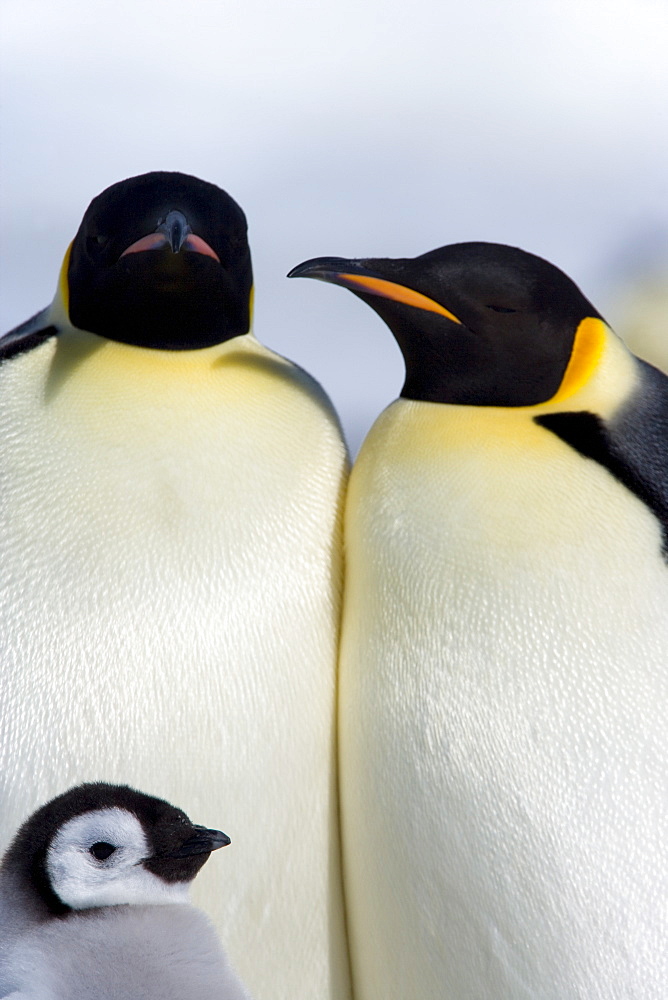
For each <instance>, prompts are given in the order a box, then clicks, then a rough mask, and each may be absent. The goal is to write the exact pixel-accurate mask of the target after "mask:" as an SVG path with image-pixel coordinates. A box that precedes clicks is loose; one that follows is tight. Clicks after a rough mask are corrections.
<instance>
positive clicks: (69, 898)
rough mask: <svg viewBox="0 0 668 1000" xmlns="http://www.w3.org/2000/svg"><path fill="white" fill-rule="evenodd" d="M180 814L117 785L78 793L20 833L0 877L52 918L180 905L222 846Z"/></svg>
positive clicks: (213, 833) (49, 807) (219, 836)
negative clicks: (131, 906) (15, 883)
mask: <svg viewBox="0 0 668 1000" xmlns="http://www.w3.org/2000/svg"><path fill="white" fill-rule="evenodd" d="M229 842H230V840H229V837H227V836H226V835H225V834H224V833H221V832H220V831H218V830H207V829H206V828H205V827H201V826H196V825H194V824H193V823H191V822H190V820H189V819H188V817H187V816H186V815H185V813H183V812H182V811H181V810H180V809H177V808H175V807H174V806H172V805H170V804H169V803H168V802H165V801H163V800H162V799H157V798H154V797H153V796H151V795H145V794H143V793H142V792H138V791H135V790H134V789H133V788H129V787H127V786H125V785H107V784H104V783H101V782H100V783H92V784H86V785H79V786H77V787H76V788H72V789H70V790H69V791H68V792H65V793H64V794H63V795H60V796H58V797H57V798H55V799H53V800H52V801H51V802H48V803H47V804H46V805H45V806H42V807H41V808H40V809H38V810H37V812H35V813H34V814H33V815H32V816H31V817H30V818H29V819H28V820H27V821H26V823H25V824H24V825H23V826H22V827H21V829H20V830H19V832H18V833H17V835H16V837H15V839H14V841H13V842H12V844H11V846H10V847H9V849H8V851H7V853H6V855H5V858H4V860H3V863H2V871H3V873H11V874H13V876H14V878H15V879H16V878H17V877H18V878H19V881H20V882H21V883H22V888H23V889H24V890H25V891H27V892H28V893H30V894H31V895H32V897H33V899H34V898H35V897H37V898H38V899H39V900H41V902H42V904H43V905H44V907H45V909H46V910H47V911H48V912H49V913H52V914H56V915H58V914H63V913H66V912H68V911H69V910H81V909H88V908H90V907H98V906H113V905H118V904H124V903H143V904H152V903H168V902H178V901H184V900H186V899H187V893H188V888H189V885H190V883H191V882H192V880H193V879H194V878H195V875H196V874H197V872H198V871H199V870H200V868H201V867H202V865H203V864H204V863H205V862H206V861H207V859H208V857H209V855H210V853H211V851H215V850H217V849H218V848H219V847H224V846H226V845H227V844H229Z"/></svg>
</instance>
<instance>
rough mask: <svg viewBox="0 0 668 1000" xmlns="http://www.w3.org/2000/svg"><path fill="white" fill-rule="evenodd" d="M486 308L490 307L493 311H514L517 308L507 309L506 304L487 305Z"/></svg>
mask: <svg viewBox="0 0 668 1000" xmlns="http://www.w3.org/2000/svg"><path fill="white" fill-rule="evenodd" d="M487 308H488V309H492V310H493V311H494V312H495V313H515V312H517V309H509V308H508V306H487Z"/></svg>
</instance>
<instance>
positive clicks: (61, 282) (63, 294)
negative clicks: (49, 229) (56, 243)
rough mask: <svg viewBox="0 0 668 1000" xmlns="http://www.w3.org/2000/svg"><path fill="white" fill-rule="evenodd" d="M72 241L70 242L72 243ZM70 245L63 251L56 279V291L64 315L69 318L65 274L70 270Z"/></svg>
mask: <svg viewBox="0 0 668 1000" xmlns="http://www.w3.org/2000/svg"><path fill="white" fill-rule="evenodd" d="M73 242H74V240H72V243H73ZM72 243H70V245H69V246H68V248H67V250H66V251H65V256H64V258H63V263H62V267H61V268H60V275H59V277H58V291H59V293H60V300H61V302H62V304H63V309H64V312H65V315H66V316H67V317H68V318H69V315H70V285H69V282H68V280H67V272H68V271H69V268H70V254H71V253H72Z"/></svg>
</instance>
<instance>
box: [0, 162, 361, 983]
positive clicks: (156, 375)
mask: <svg viewBox="0 0 668 1000" xmlns="http://www.w3.org/2000/svg"><path fill="white" fill-rule="evenodd" d="M251 284H252V276H251V263H250V254H249V249H248V242H247V236H246V220H245V216H244V213H243V212H242V210H241V209H240V208H239V206H238V205H237V204H236V203H235V202H234V201H233V200H232V198H230V197H229V195H227V194H226V193H225V192H224V191H221V190H220V189H219V188H217V187H216V186H215V185H213V184H208V183H205V182H203V181H200V180H198V179H196V178H194V177H189V176H186V175H184V174H179V173H150V174H145V175H143V176H140V177H134V178H131V179H129V180H126V181H122V182H121V183H119V184H115V185H113V186H112V187H111V188H109V189H107V190H106V191H104V192H103V193H102V194H101V195H99V197H97V198H95V199H94V201H93V202H92V204H91V205H90V207H89V208H88V210H87V211H86V213H85V216H84V218H83V221H82V223H81V226H80V228H79V231H78V233H77V235H76V237H75V239H74V241H73V243H72V245H71V247H70V249H69V250H68V252H67V254H66V256H65V261H64V264H63V268H62V272H61V276H60V282H59V285H58V290H57V294H56V296H55V298H54V301H53V303H52V304H51V306H50V307H49V308H48V309H46V310H45V311H44V312H43V313H41V314H40V315H39V316H37V317H35V318H34V319H33V320H32V321H29V322H28V323H26V324H24V325H23V327H20V328H19V329H18V330H16V331H13V332H12V333H10V334H8V335H6V336H5V337H4V338H3V339H1V340H0V352H1V354H2V357H1V359H0V360H1V362H2V363H1V364H0V440H1V442H2V443H1V445H0V477H1V480H2V486H1V488H0V553H1V558H0V581H1V582H0V594H1V595H2V597H1V601H2V603H1V606H0V614H1V624H2V629H1V634H2V639H1V640H0V642H1V644H2V649H1V651H0V691H1V692H2V694H1V698H2V712H1V713H0V848H1V847H2V846H4V844H6V843H7V841H8V838H9V835H10V834H11V833H12V831H13V830H15V829H16V828H17V826H18V824H19V823H20V822H21V820H22V818H23V817H24V816H26V815H28V814H29V813H30V812H31V811H32V810H33V809H34V808H35V807H36V806H37V804H38V803H39V802H40V801H46V800H47V799H49V798H50V797H52V796H53V795H54V794H56V793H57V792H58V791H59V790H60V789H62V787H63V785H68V784H74V783H80V782H82V781H88V780H91V779H98V778H102V779H104V780H105V781H110V782H119V781H120V782H130V783H131V784H133V785H135V786H137V787H140V788H145V789H146V790H148V791H150V792H152V793H155V794H159V795H161V796H163V797H164V798H166V799H168V800H169V801H174V802H179V803H182V804H183V806H184V808H185V809H186V810H187V811H188V812H189V813H191V814H198V813H199V814H202V813H205V812H206V811H207V810H210V809H211V808H212V803H213V804H215V805H218V806H219V807H220V808H221V809H223V808H224V810H225V812H226V814H229V815H231V816H233V817H234V824H235V826H234V829H233V830H231V831H230V833H231V835H232V836H233V837H234V838H235V840H236V842H237V844H238V847H237V849H236V856H235V861H234V865H233V866H231V867H230V870H225V863H222V864H221V865H219V866H217V871H216V872H215V873H214V877H212V878H211V879H210V880H209V881H208V883H207V885H206V886H201V887H199V886H198V887H197V889H196V892H195V898H196V899H197V900H198V901H199V903H200V904H201V905H202V906H203V908H204V909H205V910H206V911H207V912H208V913H209V915H211V916H212V917H213V918H214V920H215V922H216V924H217V926H218V927H219V929H220V930H221V931H224V933H225V935H226V937H225V940H226V944H227V947H228V949H229V952H230V956H231V959H232V961H233V963H234V965H235V967H237V968H238V969H239V972H240V974H241V975H242V977H243V978H244V980H245V981H246V982H248V984H249V987H250V989H251V991H252V992H253V994H254V995H256V996H257V997H258V998H259V1000H262V998H263V997H272V998H273V997H276V998H288V997H289V998H290V1000H292V998H296V997H303V998H305V1000H306V998H309V1000H310V998H312V997H314V996H317V997H319V998H320V997H324V998H327V997H330V996H336V997H337V1000H338V997H339V996H340V995H342V996H344V997H345V996H346V995H347V985H346V983H347V967H346V963H347V957H346V956H347V952H346V947H345V941H344V931H343V917H342V910H343V904H342V900H341V880H340V874H339V871H338V857H339V847H338V832H337V819H336V797H335V773H334V772H335V760H334V735H335V734H334V708H335V706H334V692H335V667H336V655H337V641H338V635H337V631H338V619H339V601H340V589H341V587H340V570H341V567H340V520H341V515H340V508H341V501H342V491H343V487H344V480H345V477H346V471H347V469H346V465H347V457H346V451H345V446H344V443H343V440H342V437H341V433H340V428H339V423H338V420H337V418H336V416H335V414H334V412H333V410H332V408H331V405H330V403H329V401H328V400H327V398H326V397H325V395H324V393H323V392H322V390H321V389H320V387H319V386H318V385H317V384H316V383H315V382H314V381H313V380H312V379H311V378H310V377H309V376H308V375H307V374H306V373H304V372H303V371H301V370H300V369H299V368H297V367H296V366H294V365H293V364H291V363H290V362H288V361H286V360H285V359H283V358H281V357H279V356H277V355H276V354H274V353H272V352H271V351H269V350H268V349H266V348H265V347H263V346H262V345H261V344H260V343H259V342H258V341H257V340H256V339H255V337H254V336H253V335H252V333H251V332H250V311H251V295H252V290H251ZM2 841H4V844H3V843H2ZM225 861H226V859H223V862H225Z"/></svg>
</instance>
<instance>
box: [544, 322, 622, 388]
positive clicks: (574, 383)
mask: <svg viewBox="0 0 668 1000" xmlns="http://www.w3.org/2000/svg"><path fill="white" fill-rule="evenodd" d="M606 336H607V333H606V325H605V323H604V322H603V320H601V319H595V318H594V317H593V316H588V317H587V318H586V319H583V320H582V322H581V323H580V325H579V326H578V328H577V330H576V331H575V339H574V340H573V350H572V351H571V357H570V361H569V362H568V365H567V366H566V371H565V372H564V377H563V378H562V380H561V385H560V386H559V388H558V390H557V392H556V394H555V395H554V396H553V397H552V399H549V400H547V401H546V402H548V403H560V402H561V401H562V400H563V399H568V397H569V396H573V395H574V394H575V393H576V392H577V391H578V390H579V389H581V388H582V387H583V386H584V385H586V383H587V382H588V381H589V379H590V378H591V377H592V375H593V374H594V371H595V370H596V367H597V365H598V363H599V361H600V360H601V356H602V354H603V345H604V344H605V340H606Z"/></svg>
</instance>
